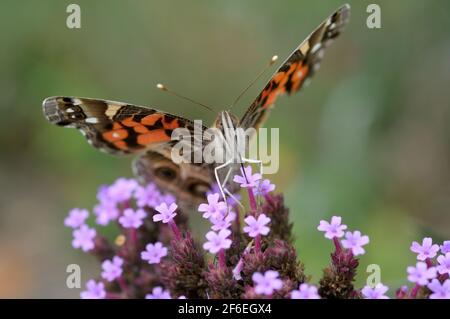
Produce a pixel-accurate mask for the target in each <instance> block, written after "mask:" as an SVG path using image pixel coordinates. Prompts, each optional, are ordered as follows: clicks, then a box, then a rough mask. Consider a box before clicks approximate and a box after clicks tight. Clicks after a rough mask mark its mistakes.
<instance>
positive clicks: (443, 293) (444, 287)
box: [427, 279, 450, 299]
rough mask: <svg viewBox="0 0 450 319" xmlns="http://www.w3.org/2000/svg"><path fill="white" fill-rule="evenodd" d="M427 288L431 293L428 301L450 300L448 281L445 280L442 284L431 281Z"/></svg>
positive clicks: (434, 280)
mask: <svg viewBox="0 0 450 319" xmlns="http://www.w3.org/2000/svg"><path fill="white" fill-rule="evenodd" d="M427 287H428V289H430V290H431V291H432V294H430V299H450V279H446V280H445V281H444V282H443V283H442V284H441V283H440V282H439V280H437V279H433V280H432V281H431V282H430V283H429V284H428V285H427Z"/></svg>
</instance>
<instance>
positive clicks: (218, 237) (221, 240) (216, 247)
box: [203, 229, 231, 254]
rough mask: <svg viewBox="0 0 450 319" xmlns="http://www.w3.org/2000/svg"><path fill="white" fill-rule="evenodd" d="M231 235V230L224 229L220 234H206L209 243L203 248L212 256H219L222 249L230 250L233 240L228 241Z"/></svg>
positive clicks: (211, 232) (212, 232)
mask: <svg viewBox="0 0 450 319" xmlns="http://www.w3.org/2000/svg"><path fill="white" fill-rule="evenodd" d="M230 235H231V231H230V230H229V229H222V230H220V231H219V232H218V233H216V232H214V231H210V232H208V233H207V234H206V239H208V241H207V242H206V243H204V244H203V248H204V249H205V250H207V251H209V252H210V253H211V254H217V253H218V252H219V251H220V250H221V249H228V248H230V246H231V239H228V236H230Z"/></svg>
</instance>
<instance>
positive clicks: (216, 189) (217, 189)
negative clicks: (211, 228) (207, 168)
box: [206, 183, 241, 206]
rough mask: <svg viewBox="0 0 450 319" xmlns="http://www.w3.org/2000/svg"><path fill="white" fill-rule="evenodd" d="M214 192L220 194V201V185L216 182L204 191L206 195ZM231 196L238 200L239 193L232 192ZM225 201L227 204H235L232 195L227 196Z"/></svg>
mask: <svg viewBox="0 0 450 319" xmlns="http://www.w3.org/2000/svg"><path fill="white" fill-rule="evenodd" d="M215 193H218V194H219V195H220V197H219V199H220V200H221V201H223V198H222V195H221V193H220V187H219V185H218V184H217V183H214V184H213V185H212V187H211V190H210V191H208V192H207V193H206V195H207V196H208V195H212V194H215ZM233 197H234V198H236V200H240V198H241V195H240V194H233ZM226 203H227V204H228V205H229V206H234V205H236V201H235V200H234V199H233V198H232V197H230V196H228V197H227V198H226Z"/></svg>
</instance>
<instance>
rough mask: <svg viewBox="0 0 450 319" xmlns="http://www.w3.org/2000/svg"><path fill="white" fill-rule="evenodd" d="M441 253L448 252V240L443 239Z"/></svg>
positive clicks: (449, 251)
mask: <svg viewBox="0 0 450 319" xmlns="http://www.w3.org/2000/svg"><path fill="white" fill-rule="evenodd" d="M441 253H443V254H446V253H450V240H446V241H444V243H443V244H442V245H441Z"/></svg>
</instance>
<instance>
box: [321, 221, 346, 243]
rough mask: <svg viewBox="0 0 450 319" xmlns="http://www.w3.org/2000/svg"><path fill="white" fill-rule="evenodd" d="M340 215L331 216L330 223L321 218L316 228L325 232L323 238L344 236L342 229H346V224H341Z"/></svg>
mask: <svg viewBox="0 0 450 319" xmlns="http://www.w3.org/2000/svg"><path fill="white" fill-rule="evenodd" d="M341 221H342V217H340V216H333V217H331V223H329V222H327V221H326V220H321V221H320V224H319V226H318V227H317V229H318V230H320V231H323V232H325V238H328V239H333V238H335V237H336V238H341V237H342V236H344V230H346V229H347V225H342V224H341Z"/></svg>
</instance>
